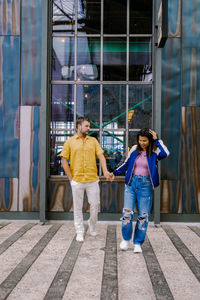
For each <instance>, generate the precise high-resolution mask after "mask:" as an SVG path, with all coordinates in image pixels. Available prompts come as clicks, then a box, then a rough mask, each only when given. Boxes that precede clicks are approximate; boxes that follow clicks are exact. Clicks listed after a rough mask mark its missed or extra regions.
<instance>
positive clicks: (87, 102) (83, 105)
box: [76, 84, 100, 128]
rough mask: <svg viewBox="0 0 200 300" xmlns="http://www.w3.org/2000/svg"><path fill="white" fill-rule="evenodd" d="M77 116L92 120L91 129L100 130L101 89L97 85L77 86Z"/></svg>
mask: <svg viewBox="0 0 200 300" xmlns="http://www.w3.org/2000/svg"><path fill="white" fill-rule="evenodd" d="M76 99H77V102H76V115H77V117H80V116H85V117H88V118H89V119H90V122H91V124H90V127H91V128H99V124H100V121H99V120H100V118H99V112H100V87H99V85H97V84H90V85H88V84H81V85H77V91H76Z"/></svg>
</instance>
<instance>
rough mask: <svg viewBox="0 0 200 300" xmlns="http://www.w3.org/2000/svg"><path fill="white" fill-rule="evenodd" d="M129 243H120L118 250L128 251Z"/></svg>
mask: <svg viewBox="0 0 200 300" xmlns="http://www.w3.org/2000/svg"><path fill="white" fill-rule="evenodd" d="M128 245H129V241H125V240H123V241H121V243H120V249H121V250H124V251H126V250H127V249H128Z"/></svg>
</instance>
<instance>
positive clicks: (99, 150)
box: [95, 139, 103, 156]
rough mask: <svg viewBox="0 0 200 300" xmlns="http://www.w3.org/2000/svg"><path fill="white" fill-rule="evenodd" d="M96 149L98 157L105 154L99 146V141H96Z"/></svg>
mask: <svg viewBox="0 0 200 300" xmlns="http://www.w3.org/2000/svg"><path fill="white" fill-rule="evenodd" d="M95 148H96V155H97V156H98V155H99V154H101V153H103V149H102V148H101V146H100V145H99V143H98V141H97V140H96V139H95Z"/></svg>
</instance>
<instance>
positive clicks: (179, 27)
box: [0, 0, 200, 214]
mask: <svg viewBox="0 0 200 300" xmlns="http://www.w3.org/2000/svg"><path fill="white" fill-rule="evenodd" d="M168 2H169V38H168V41H167V43H166V46H165V48H164V49H163V50H162V100H161V101H162V116H161V120H162V139H163V140H164V141H165V143H166V144H167V146H168V147H169V149H170V152H171V155H170V157H169V158H168V159H167V160H165V161H163V162H162V167H161V173H162V184H161V212H163V213H186V214H187V213H199V212H200V151H199V149H200V125H199V124H200V122H199V121H200V95H199V94H200V88H199V82H200V80H199V76H200V24H199V23H200V2H199V1H197V0H191V1H188V0H169V1H168ZM41 3H42V0H38V1H35V0H21V1H20V0H0V190H1V193H0V211H39V207H40V203H39V202H40V199H39V162H40V160H39V141H40V104H41V94H40V92H41V38H42V37H41V32H42V30H41ZM101 187H102V188H101V196H102V201H101V211H102V212H120V211H121V208H122V203H123V197H121V196H120V195H122V194H123V183H122V182H120V183H119V184H116V183H113V184H110V183H105V182H101ZM69 189H70V187H68V186H67V185H65V183H63V182H57V181H56V180H55V182H54V180H53V179H52V180H51V181H50V183H49V194H50V198H49V203H48V209H49V210H51V211H70V210H71V209H72V199H71V198H70V199H69V197H71V196H70V191H69ZM66 197H67V198H66ZM66 199H68V200H66ZM116 199H117V200H116ZM114 200H116V201H114ZM87 209H88V207H87V205H85V206H84V210H85V211H87Z"/></svg>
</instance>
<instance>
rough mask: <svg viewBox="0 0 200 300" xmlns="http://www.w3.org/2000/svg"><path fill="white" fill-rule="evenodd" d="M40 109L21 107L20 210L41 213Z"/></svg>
mask: <svg viewBox="0 0 200 300" xmlns="http://www.w3.org/2000/svg"><path fill="white" fill-rule="evenodd" d="M39 128H40V109H39V107H37V106H36V107H32V106H31V107H30V106H21V107H20V168H19V210H20V211H39V206H40V198H39V182H40V181H39Z"/></svg>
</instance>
